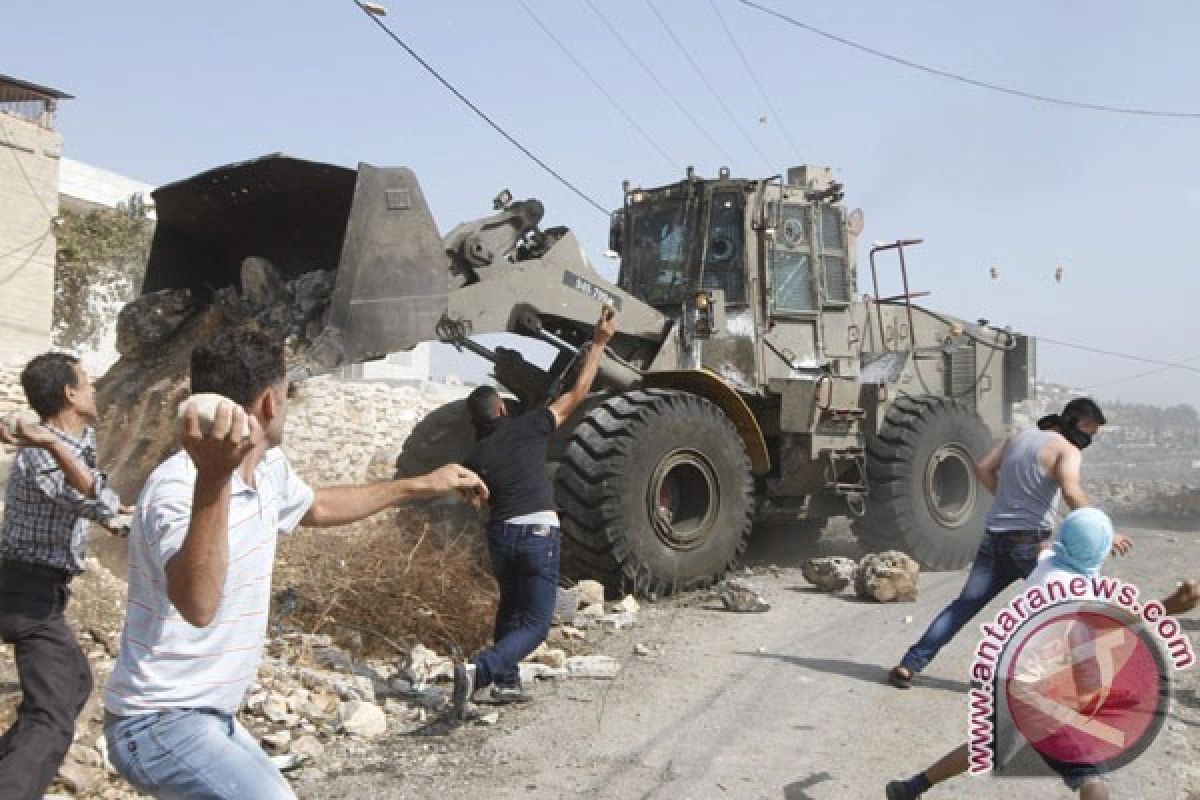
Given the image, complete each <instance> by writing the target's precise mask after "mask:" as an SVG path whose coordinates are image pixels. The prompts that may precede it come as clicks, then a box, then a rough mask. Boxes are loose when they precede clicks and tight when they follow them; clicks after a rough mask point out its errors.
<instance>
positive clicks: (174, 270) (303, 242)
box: [142, 155, 448, 366]
mask: <svg viewBox="0 0 1200 800" xmlns="http://www.w3.org/2000/svg"><path fill="white" fill-rule="evenodd" d="M153 197H154V202H155V211H156V214H157V217H158V223H157V226H156V228H155V233H154V241H153V244H152V246H151V250H150V256H149V259H148V261H147V265H146V276H145V279H144V281H143V284H142V292H143V294H145V293H149V292H154V291H158V290H161V289H175V288H181V289H193V290H197V291H200V292H205V291H209V292H211V291H216V290H218V289H221V288H223V287H226V286H236V285H238V283H239V281H240V276H241V266H242V261H243V260H244V259H246V258H247V257H250V256H257V257H260V258H265V259H267V260H268V261H270V262H271V263H272V265H274V267H275V269H276V270H277V271H278V272H279V273H280V275H282V276H283V277H284V279H287V280H290V279H293V278H295V277H297V276H299V275H302V274H304V273H306V272H311V271H313V270H329V269H336V270H337V280H336V283H335V286H334V293H333V298H332V301H331V307H330V311H329V327H328V328H327V329H326V331H324V332H323V333H322V337H323V338H325V339H326V340H327V341H333V342H336V343H337V348H336V349H337V353H336V354H335V358H333V359H332V360H331V361H330V362H327V363H326V366H336V365H337V364H345V363H353V362H356V361H361V360H364V359H367V358H373V357H379V356H382V355H385V354H387V353H390V352H395V351H398V350H407V349H409V348H411V347H413V346H414V345H416V344H418V343H420V342H422V341H427V340H431V339H434V338H436V337H435V333H434V324H435V323H436V321H437V320H438V318H439V317H441V315H442V313H443V312H444V311H445V309H446V292H447V288H448V276H447V269H446V256H445V254H444V253H443V251H442V241H441V237H440V236H439V235H438V231H437V226H436V225H435V223H434V221H433V217H432V215H431V214H430V213H429V208H428V206H427V205H426V203H425V197H424V195H423V194H422V192H421V188H420V186H419V185H418V183H417V179H416V176H415V175H414V174H413V173H412V171H411V170H408V169H405V168H403V167H374V166H371V165H369V164H360V165H359V168H358V170H357V171H356V170H352V169H346V168H345V167H339V166H335V165H332V164H322V163H318V162H314V161H305V160H302V159H297V158H290V157H287V156H282V155H271V156H265V157H263V158H259V159H255V160H253V161H245V162H242V163H238V164H231V165H228V166H224V167H217V168H216V169H212V170H208V171H207V172H203V173H201V174H199V175H196V176H194V177H191V178H187V179H185V180H182V181H178V182H176V183H172V184H169V185H167V186H163V187H161V188H160V189H158V190H157V191H155V192H154V194H153Z"/></svg>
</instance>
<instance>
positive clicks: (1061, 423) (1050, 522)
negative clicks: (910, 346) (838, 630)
mask: <svg viewBox="0 0 1200 800" xmlns="http://www.w3.org/2000/svg"><path fill="white" fill-rule="evenodd" d="M1104 423H1105V419H1104V413H1103V412H1102V411H1101V410H1100V407H1099V406H1097V405H1096V404H1095V402H1093V401H1092V400H1091V398H1087V397H1077V398H1075V399H1074V400H1072V401H1071V402H1069V403H1067V405H1066V406H1065V407H1064V408H1063V410H1062V413H1061V414H1051V415H1050V416H1047V417H1043V418H1042V419H1040V420H1038V426H1037V428H1034V429H1030V430H1026V431H1022V432H1020V433H1018V434H1016V435H1015V436H1013V437H1011V438H1009V439H1007V440H1005V441H1004V442H1003V443H1002V444H1001V445H1000V446H998V447H996V448H995V449H994V450H992V452H990V453H988V455H987V456H986V457H985V458H984V459H983V460H982V461H980V462H979V464H978V465H976V467H975V476H976V477H977V478H978V479H979V482H980V483H981V484H983V486H984V487H985V488H986V489H987V490H988V491H990V492H991V493H992V494H993V495H994V497H995V500H994V501H993V502H992V508H991V510H990V511H989V512H988V515H987V518H986V520H985V526H986V531H985V533H984V537H983V542H981V543H980V545H979V552H978V553H977V554H976V555H975V563H974V564H973V565H972V566H971V573H970V575H968V576H967V583H966V585H965V586H963V588H962V592H960V593H959V595H958V597H957V598H955V600H954V602H952V603H951V604H950V605H948V606H946V608H944V609H943V610H942V612H941V613H940V614H938V615H937V617H935V618H934V620H933V622H932V623H930V625H929V628H928V629H927V630H926V631H925V634H924V635H923V636H922V637H921V638H920V639H919V640H918V641H917V643H916V644H914V645H913V646H912V647H910V648H909V649H908V652H907V653H905V654H904V658H903V659H902V660H901V661H900V663H899V664H898V665H897V666H895V667H893V668H892V671H891V673H890V674H889V676H888V680H889V681H890V682H891V684H892V685H893V686H896V687H897V688H900V689H907V688H909V687H910V686H911V685H912V681H913V678H914V677H915V676H916V674H917V673H918V672H920V671H921V670H923V669H925V667H926V666H928V664H929V662H930V661H932V660H933V659H934V657H935V656H936V655H937V654H938V651H940V650H941V649H942V648H943V647H944V646H945V645H946V643H947V642H949V641H950V640H951V639H953V638H954V636H955V635H956V634H957V633H958V632H959V631H960V630H962V627H963V626H964V625H966V624H967V623H968V622H970V621H971V619H973V618H974V616H975V615H976V614H978V613H979V611H980V610H981V609H982V608H983V607H984V606H986V605H987V604H988V603H990V602H991V601H992V600H993V599H995V597H996V596H997V595H998V594H1000V592H1002V591H1004V590H1005V589H1006V588H1008V586H1010V585H1011V584H1012V583H1013V582H1015V581H1017V580H1023V579H1025V578H1028V577H1029V573H1031V572H1032V571H1033V568H1034V567H1035V566H1037V559H1038V553H1040V552H1041V550H1042V548H1043V547H1044V546H1045V545H1046V544H1047V543H1048V542H1049V540H1050V538H1051V537H1052V536H1053V535H1054V525H1055V522H1056V521H1057V517H1058V503H1059V499H1060V498H1062V499H1063V500H1064V501H1065V502H1066V504H1067V508H1068V509H1070V510H1071V511H1074V510H1075V509H1077V508H1084V507H1086V506H1089V505H1091V503H1090V501H1089V500H1088V497H1087V495H1086V494H1085V493H1084V491H1083V484H1082V482H1081V479H1080V473H1079V469H1080V465H1081V464H1082V463H1083V457H1082V454H1081V453H1082V450H1083V449H1084V448H1085V447H1087V446H1088V445H1089V444H1091V442H1092V437H1093V436H1095V435H1096V432H1097V431H1099V430H1100V426H1101V425H1103V424H1104ZM1113 546H1114V549H1115V550H1116V551H1117V552H1118V553H1122V554H1124V553H1126V552H1127V551H1128V550H1129V548H1130V547H1131V546H1132V544H1131V542H1130V541H1129V539H1127V538H1126V537H1124V536H1121V535H1117V537H1116V538H1115V539H1114V542H1113Z"/></svg>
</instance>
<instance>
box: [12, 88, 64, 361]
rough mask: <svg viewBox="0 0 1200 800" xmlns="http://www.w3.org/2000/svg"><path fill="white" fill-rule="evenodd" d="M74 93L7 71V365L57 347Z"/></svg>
mask: <svg viewBox="0 0 1200 800" xmlns="http://www.w3.org/2000/svg"><path fill="white" fill-rule="evenodd" d="M69 97H70V95H68V94H66V93H64V92H61V91H59V90H57V89H52V88H50V87H47V86H39V85H37V84H33V83H29V82H27V81H22V80H19V79H16V78H11V77H9V76H7V75H0V296H2V297H3V298H4V309H3V312H2V313H0V367H2V366H15V365H19V364H22V363H24V362H25V361H27V360H29V359H30V358H31V357H33V356H34V355H37V354H38V353H40V352H43V351H45V350H47V349H48V348H49V347H50V329H51V324H52V321H53V307H54V302H53V300H54V252H55V236H54V223H55V218H56V217H57V216H58V175H59V161H60V159H61V156H62V136H60V135H59V134H58V132H57V131H56V130H55V127H54V116H55V111H56V109H57V106H58V101H59V100H62V99H65V98H69Z"/></svg>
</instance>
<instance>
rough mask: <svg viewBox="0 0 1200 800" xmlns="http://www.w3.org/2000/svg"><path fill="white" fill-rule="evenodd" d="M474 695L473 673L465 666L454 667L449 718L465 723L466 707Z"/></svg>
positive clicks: (457, 665) (456, 665)
mask: <svg viewBox="0 0 1200 800" xmlns="http://www.w3.org/2000/svg"><path fill="white" fill-rule="evenodd" d="M474 693H475V672H474V670H471V669H469V668H468V667H467V665H466V664H455V665H454V690H453V691H452V692H451V693H450V716H451V718H453V719H454V720H455V721H456V722H465V721H466V719H467V706H468V705H469V704H470V701H471V695H473V694H474Z"/></svg>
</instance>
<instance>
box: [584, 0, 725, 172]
mask: <svg viewBox="0 0 1200 800" xmlns="http://www.w3.org/2000/svg"><path fill="white" fill-rule="evenodd" d="M584 2H585V3H587V6H588V8H590V9H591V10H592V13H593V14H595V15H596V17H597V18H598V19H599V20H600V22H601V23H603V25H604V27H606V28H608V30H609V33H611V34H612V35H613V36H614V37H616V40H617V41H618V42H620V44H621V47H623V48H625V52H626V53H628V54H629V57H630V58H632V59H633V60H634V63H636V64H637V65H638V66H639V67H641V68H642V71H643V72H645V73H646V74H647V75H649V76H650V80H652V81H654V83H655V84H656V85H657V86H658V88H659V89H661V90H662V92H663V94H665V95H666V96H667V98H668V99H669V100H670V101H671V102H672V103H673V104H674V105H675V108H677V109H678V110H679V113H680V114H682V115H683V116H684V118H686V119H687V121H688V122H690V123H691V124H692V127H693V128H695V129H696V130H698V131H699V132H700V133H701V134H702V135H703V136H704V138H705V139H707V140H708V143H709V144H711V145H712V146H713V148H714V149H715V150H716V151H717V152H719V153H720V154H721V156H722V157H723V158H724V159H725V163H727V164H731V163H733V156H731V155H730V154H729V151H727V150H726V149H725V148H724V147H723V146H722V145H721V143H720V142H719V141H717V139H716V138H715V137H714V136H713V135H712V134H711V133H709V132H708V131H707V130H706V129H705V127H704V126H703V125H701V124H700V121H699V120H697V119H696V117H695V116H693V115H692V112H691V111H688V108H687V106H686V105H684V104H683V103H682V102H681V101H680V100H679V98H678V97H677V96H676V95H675V93H674V92H672V91H671V89H670V87H669V86H667V85H666V84H665V83H663V81H662V80H661V79H660V78H659V77H658V75H657V74H656V73H655V72H654V70H653V69H651V68H650V65H649V64H647V63H646V61H645V59H643V58H642V57H641V56H640V55H639V54H638V52H637V50H635V49H634V48H633V47H632V46H631V45H630V44H629V42H628V41H626V39H625V37H624V36H622V35H621V33H620V31H618V30H617V29H616V27H614V26H613V24H612V23H611V22H609V21H608V18H607V17H605V16H604V14H603V13H601V11H600V9H599V8H597V7H596V4H595V3H593V2H592V0H584Z"/></svg>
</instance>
